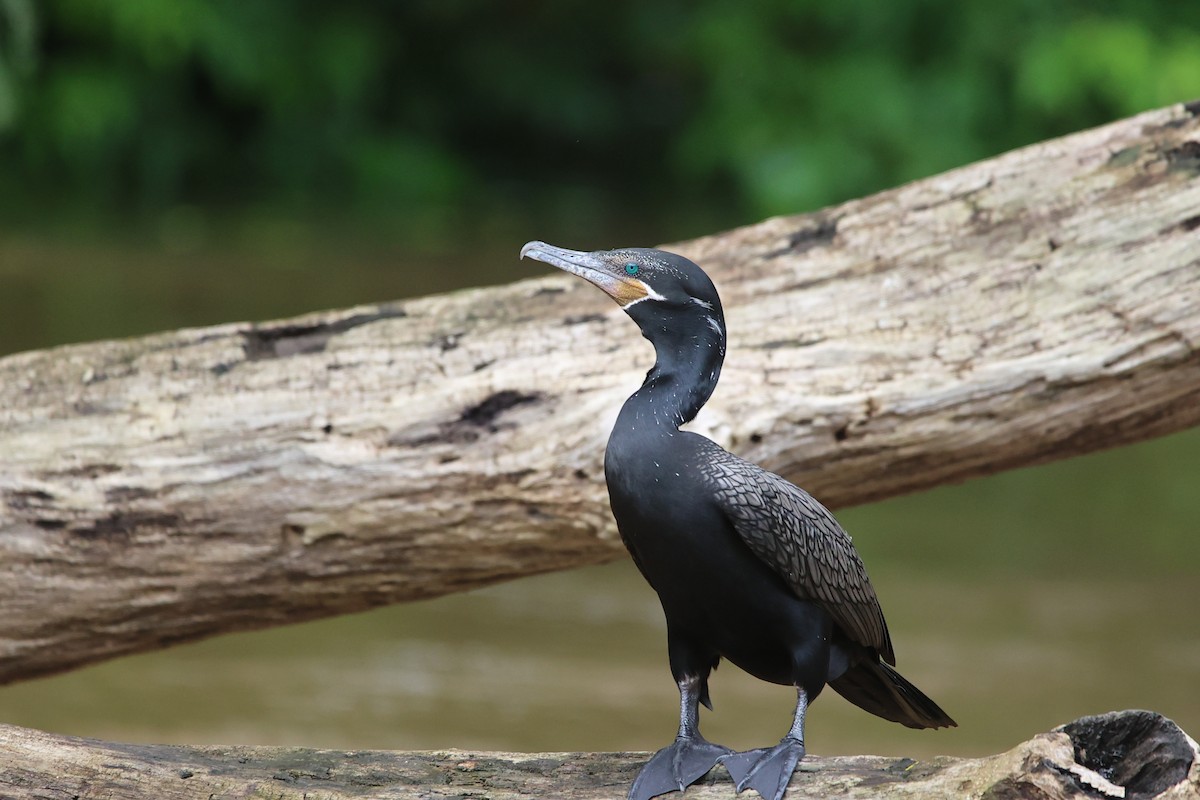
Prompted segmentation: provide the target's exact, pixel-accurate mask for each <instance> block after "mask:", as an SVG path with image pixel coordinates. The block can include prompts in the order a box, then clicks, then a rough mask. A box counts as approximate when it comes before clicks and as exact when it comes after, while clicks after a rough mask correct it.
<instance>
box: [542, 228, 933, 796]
mask: <svg viewBox="0 0 1200 800" xmlns="http://www.w3.org/2000/svg"><path fill="white" fill-rule="evenodd" d="M521 255H522V256H528V257H530V258H534V259H537V260H540V261H544V262H546V263H549V264H552V265H554V266H557V267H559V268H561V269H564V270H566V271H568V272H571V273H573V274H576V275H579V276H580V277H582V278H584V279H585V280H588V281H589V282H591V283H593V284H595V285H596V286H598V287H600V288H601V289H603V290H604V291H605V292H606V293H608V294H609V296H611V297H612V298H613V299H614V300H616V301H617V303H619V304H620V305H621V306H622V307H623V308H624V309H625V311H626V313H628V314H629V316H630V317H632V318H633V320H634V321H635V322H636V323H637V324H638V326H639V328H641V331H642V334H643V335H644V336H645V337H646V338H647V339H649V340H650V341H651V343H652V344H653V345H654V348H655V354H656V361H655V364H654V367H653V368H652V369H651V370H650V372H649V373H647V375H646V380H645V381H644V383H643V384H642V386H641V388H639V389H638V390H637V391H636V392H634V393H633V395H631V396H630V397H629V399H628V400H627V401H626V402H625V404H624V406H622V408H621V412H620V414H619V415H618V417H617V422H616V425H615V426H614V428H613V432H612V435H611V437H610V438H609V443H608V448H607V450H606V452H605V464H604V466H605V477H606V479H607V482H608V490H609V499H610V502H611V504H612V510H613V515H614V516H615V517H616V520H617V526H618V528H619V530H620V532H621V538H622V540H623V541H624V543H625V546H626V547H627V548H628V549H629V552H630V554H631V555H632V557H633V560H634V563H635V564H636V565H637V567H638V569H639V570H640V571H641V573H642V575H643V576H644V577H645V578H646V580H647V581H648V582H649V583H650V585H651V586H652V587H653V588H654V590H655V591H656V592H657V593H658V596H659V599H660V601H661V602H662V607H663V613H664V615H665V617H666V621H667V649H668V656H669V660H670V665H671V672H672V675H673V676H674V678H675V680H676V683H677V685H678V687H679V692H680V699H681V703H680V724H679V733H678V735H677V736H676V739H675V741H674V742H673V743H672V744H671V745H669V746H667V747H665V748H663V749H662V750H660V751H659V752H658V753H656V754H655V755H654V756H653V757H652V758H651V760H650V762H649V763H647V765H646V766H645V767H644V768H643V769H642V771H641V773H639V775H638V778H637V780H636V781H635V782H634V784H633V787H632V788H631V789H630V793H629V797H630V798H631V800H648V798H650V797H653V796H655V795H658V794H662V793H665V792H669V791H674V790H680V791H682V790H683V789H684V788H686V787H687V785H688V784H690V783H692V782H693V781H695V780H697V779H699V778H700V777H701V776H703V775H704V774H705V773H706V772H707V771H708V770H709V769H711V768H712V766H713V765H714V764H715V763H723V764H724V765H725V766H726V767H727V768H728V770H729V772H730V774H731V775H732V776H733V777H734V780H735V781H736V782H737V784H738V790H739V791H741V790H742V789H744V788H747V787H751V788H754V789H756V790H757V791H758V792H759V793H760V794H762V795H763V796H764V797H767V798H772V800H779V799H780V798H782V797H783V794H784V792H785V791H786V789H787V785H788V781H789V779H790V777H791V774H792V771H793V770H794V768H795V765H796V764H797V763H798V761H799V760H800V759H801V758H802V757H803V755H804V716H805V712H806V710H807V707H808V704H809V703H810V702H811V701H812V700H813V699H815V698H816V697H817V695H818V694H819V693H820V692H821V690H822V689H823V688H824V687H825V686H826V685H827V684H828V685H830V686H832V687H833V688H834V690H835V691H837V692H838V693H839V694H841V695H842V696H844V697H845V698H846V699H848V700H850V701H851V702H852V703H855V704H856V705H858V706H859V707H861V708H863V709H865V710H866V711H869V712H871V713H872V714H876V715H878V716H880V717H883V718H884V719H888V720H892V721H894V722H899V723H901V724H903V725H907V726H909V727H912V728H938V727H945V726H952V725H954V724H955V723H954V721H953V720H951V719H950V718H949V717H948V716H947V715H946V714H945V712H943V711H942V710H941V709H940V708H938V706H937V704H936V703H934V702H933V701H932V700H930V699H929V698H928V697H926V696H925V695H924V694H923V693H921V691H920V690H919V689H917V688H916V687H915V686H913V685H912V684H911V683H909V682H908V681H907V680H905V679H904V678H903V677H901V676H900V674H899V673H897V672H896V671H895V670H894V669H892V667H891V666H890V665H894V664H895V660H896V659H895V653H894V652H893V648H892V642H891V637H890V635H889V634H888V629H887V623H886V622H885V621H884V618H883V612H882V611H881V610H880V607H879V600H878V598H877V597H876V595H875V590H874V588H873V587H872V586H871V582H870V579H869V578H868V577H867V572H866V568H865V567H864V566H863V563H862V560H861V559H860V558H859V556H858V553H857V552H856V551H855V550H854V545H853V543H852V542H851V540H850V537H849V536H848V535H847V534H846V532H845V531H844V530H843V529H842V527H841V525H839V524H838V522H837V521H836V520H835V519H834V518H833V515H832V514H830V513H829V511H828V510H826V509H825V507H824V506H822V505H821V504H820V503H819V502H817V501H816V500H815V499H814V498H813V497H811V496H810V495H809V494H808V493H806V492H805V491H804V490H802V489H800V488H798V487H796V486H794V485H793V484H791V483H789V482H788V481H786V480H785V479H783V478H781V477H780V476H778V475H775V474H773V473H771V472H767V471H766V470H764V469H762V468H761V467H759V466H757V465H755V464H752V463H750V462H748V461H745V460H743V459H741V458H738V457H737V456H735V455H733V454H731V453H729V452H727V451H725V450H724V449H722V448H721V447H720V446H718V445H717V444H716V443H714V442H712V441H710V440H709V439H706V438H704V437H703V436H700V435H698V434H695V433H692V432H689V431H684V430H680V426H681V425H683V424H684V423H686V422H688V421H690V420H691V419H692V418H693V417H695V415H696V413H697V412H698V411H699V410H700V408H701V407H702V406H703V405H704V403H705V402H706V401H707V400H708V398H709V396H710V395H711V394H712V391H713V389H714V388H715V387H716V383H717V379H718V377H719V376H720V371H721V365H722V362H723V360H724V357H725V320H724V315H723V313H722V309H721V301H720V298H719V297H718V295H717V292H716V288H715V287H714V286H713V284H712V281H711V280H709V278H708V276H707V275H706V274H705V273H704V272H703V271H702V270H701V269H700V268H699V267H697V266H696V265H695V264H693V263H692V262H691V261H688V260H687V259H685V258H683V257H681V256H678V255H675V254H672V253H666V252H663V251H660V250H649V249H641V248H631V249H621V250H609V251H597V252H592V253H587V252H580V251H575V250H567V249H564V248H558V247H553V246H551V245H547V244H544V243H542V242H530V243H529V244H527V245H525V247H524V248H523V249H522V251H521ZM722 658H725V659H728V660H729V661H731V662H733V663H734V664H736V665H737V666H739V667H741V668H742V669H744V670H746V671H747V672H749V673H750V674H752V675H754V676H755V677H758V678H760V679H762V680H765V681H770V682H773V683H779V684H783V685H790V686H794V687H796V694H797V703H796V711H795V716H794V719H793V723H792V727H791V729H790V730H789V731H788V733H787V735H785V736H784V737H783V739H782V740H781V741H780V743H779V744H778V745H776V746H774V747H770V748H763V749H761V750H751V751H748V752H745V753H734V752H732V751H731V750H729V749H728V748H725V747H722V746H720V745H716V744H712V743H710V742H708V741H706V740H705V739H704V738H703V737H702V736H701V735H700V731H699V704H700V703H703V704H705V705H707V706H709V707H710V708H711V705H710V703H709V701H708V696H709V695H708V677H709V674H710V672H711V671H712V669H713V668H714V667H715V666H716V665H717V663H718V662H719V661H720V659H722Z"/></svg>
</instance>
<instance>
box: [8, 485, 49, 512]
mask: <svg viewBox="0 0 1200 800" xmlns="http://www.w3.org/2000/svg"><path fill="white" fill-rule="evenodd" d="M53 500H54V495H52V494H50V493H49V492H46V491H42V490H41V489H8V490H5V492H4V503H5V505H7V506H8V507H9V508H11V509H12V510H13V511H20V510H24V509H29V508H43V507H45V506H46V505H47V503H49V502H51V501H53Z"/></svg>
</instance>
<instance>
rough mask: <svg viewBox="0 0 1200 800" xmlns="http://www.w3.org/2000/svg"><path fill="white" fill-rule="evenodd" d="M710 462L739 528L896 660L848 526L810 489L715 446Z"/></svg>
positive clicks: (809, 593) (806, 594) (720, 496)
mask: <svg viewBox="0 0 1200 800" xmlns="http://www.w3.org/2000/svg"><path fill="white" fill-rule="evenodd" d="M713 449H714V451H715V452H714V453H713V456H712V458H711V460H709V461H708V466H709V467H710V469H711V472H710V471H709V470H706V473H708V475H709V477H710V479H711V480H712V481H713V484H714V486H713V488H714V491H715V496H716V500H717V504H718V506H719V507H720V508H721V510H722V511H723V512H724V513H725V515H726V517H728V518H729V521H730V522H731V523H732V524H733V527H734V530H736V531H737V533H738V536H740V537H741V538H742V540H743V541H744V542H745V543H746V545H747V546H749V548H750V549H751V550H752V551H753V552H754V554H755V555H756V556H758V557H759V558H761V559H762V560H763V561H765V562H766V563H767V564H768V565H770V566H771V568H772V569H774V570H775V572H776V573H778V574H779V576H780V577H782V578H783V579H784V580H785V581H787V583H788V585H789V586H791V588H792V591H794V592H795V593H796V595H797V596H798V597H800V598H802V599H804V600H813V601H816V602H818V603H819V604H820V605H821V606H822V607H823V608H824V609H825V610H826V611H828V612H829V613H830V615H831V616H832V617H833V619H834V622H836V623H837V625H838V626H839V627H840V628H841V629H842V631H843V632H845V633H846V634H847V635H848V636H849V637H850V638H851V639H852V640H854V641H856V642H858V643H859V644H863V645H866V646H868V647H873V648H875V650H877V651H878V652H879V655H880V657H882V658H883V660H884V661H886V662H887V663H889V664H893V665H894V664H895V663H896V656H895V654H894V653H893V651H892V640H891V636H890V635H889V634H888V629H887V623H886V622H884V619H883V611H882V609H880V608H879V598H878V597H876V596H875V589H874V587H872V586H871V581H870V579H869V578H868V577H867V570H866V567H864V566H863V562H862V559H861V558H859V556H858V552H857V551H856V550H855V549H854V544H853V542H851V540H850V536H849V534H847V533H846V531H845V530H843V529H842V526H841V525H839V524H838V521H837V520H836V519H834V518H833V514H831V513H829V510H828V509H826V508H825V506H823V505H821V504H820V503H818V502H817V501H816V500H815V499H814V498H813V497H812V496H811V495H810V494H808V492H805V491H804V490H803V489H801V488H799V487H797V486H795V485H793V484H792V483H789V482H788V481H786V480H784V479H783V478H781V477H779V476H778V475H776V474H775V473H773V472H767V471H766V470H765V469H763V468H762V467H760V466H758V465H757V464H751V463H750V462H749V461H744V460H742V459H740V458H738V457H737V456H735V455H733V454H731V453H728V452H726V451H725V450H722V449H720V448H718V447H715V446H714V448H713Z"/></svg>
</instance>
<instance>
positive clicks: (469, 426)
mask: <svg viewBox="0 0 1200 800" xmlns="http://www.w3.org/2000/svg"><path fill="white" fill-rule="evenodd" d="M542 397H543V395H542V394H541V393H539V392H533V393H525V392H518V391H514V390H512V389H503V390H501V391H499V392H495V393H493V394H491V395H489V396H488V397H486V398H484V400H482V401H481V402H479V403H476V404H475V405H473V406H470V407H468V408H466V409H464V410H463V412H462V413H461V414H460V415H459V416H458V418H457V419H455V420H452V421H450V422H443V423H441V424H439V425H438V426H437V427H436V429H433V430H431V429H430V427H424V428H417V429H416V430H414V429H412V428H410V429H408V430H404V431H399V432H397V433H394V434H392V435H391V436H389V437H388V440H387V443H388V445H389V446H390V447H422V446H425V445H431V444H463V443H468V442H474V441H476V440H478V439H479V437H480V436H481V435H482V434H484V433H495V432H496V431H498V430H500V426H499V425H498V424H497V420H498V419H499V417H500V415H502V414H503V413H504V412H506V411H509V410H510V409H513V408H516V407H517V406H521V405H525V404H527V403H536V402H539V401H540V400H541V399H542Z"/></svg>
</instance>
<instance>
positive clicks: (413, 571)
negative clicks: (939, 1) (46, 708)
mask: <svg viewBox="0 0 1200 800" xmlns="http://www.w3.org/2000/svg"><path fill="white" fill-rule="evenodd" d="M1198 115H1200V105H1191V106H1173V107H1170V108H1167V109H1163V110H1159V111H1154V112H1150V113H1147V114H1143V115H1141V116H1139V117H1135V118H1132V119H1128V120H1125V121H1122V122H1118V123H1115V124H1113V125H1109V126H1107V127H1104V128H1100V129H1096V130H1092V131H1087V132H1084V133H1079V134H1076V135H1073V136H1068V137H1066V138H1063V139H1060V140H1055V141H1051V142H1047V143H1044V144H1039V145H1036V146H1033V147H1029V148H1025V149H1023V150H1019V151H1015V152H1012V153H1009V154H1006V155H1003V156H1000V157H998V158H995V159H992V160H990V161H985V162H982V163H979V164H975V165H972V166H968V167H965V168H962V169H958V170H955V171H953V172H950V173H947V174H945V175H941V176H938V177H935V178H931V179H929V180H924V181H920V182H918V183H914V184H911V185H908V186H903V187H901V188H898V189H895V190H893V191H888V192H884V193H882V194H879V195H876V196H873V197H870V198H866V199H864V200H858V201H854V202H850V203H846V204H844V205H842V206H838V207H836V208H830V209H826V210H824V211H820V212H818V213H815V214H810V215H804V216H796V217H782V218H777V219H771V220H768V221H766V222H763V223H761V224H758V225H753V226H750V227H747V228H742V229H739V230H735V231H731V232H728V233H724V234H720V235H716V236H712V237H707V238H704V239H699V240H696V241H693V242H687V243H682V244H679V245H677V246H676V247H675V249H676V250H678V251H680V252H682V253H685V254H686V255H689V256H691V257H692V258H694V259H696V260H697V261H699V262H701V263H702V264H703V265H704V266H705V267H706V268H707V269H708V270H709V271H710V272H711V274H712V275H713V277H714V279H715V280H716V282H717V284H718V286H719V287H720V289H721V291H722V293H723V297H724V300H725V303H726V310H727V317H728V326H729V332H730V352H729V359H728V362H727V366H726V369H725V372H724V377H723V379H722V382H721V385H720V387H718V389H717V392H716V395H715V396H714V398H713V401H712V402H711V403H710V405H709V407H708V408H707V409H706V410H705V411H704V412H703V413H702V414H701V416H700V418H699V419H698V420H697V422H696V423H695V427H697V428H699V429H703V430H704V431H705V432H706V433H707V434H709V435H710V436H712V437H713V438H715V439H716V440H718V441H720V442H722V443H723V444H725V445H726V446H728V447H730V448H731V449H733V450H734V451H736V452H738V453H740V454H743V455H746V456H748V457H750V458H752V459H754V460H757V461H759V462H761V463H763V464H764V465H766V466H767V467H768V468H771V469H774V470H776V471H779V472H781V473H783V474H784V475H786V476H787V477H789V478H792V479H793V480H795V481H797V482H798V483H800V484H801V485H803V486H805V487H806V488H808V489H810V490H811V491H813V492H814V493H815V494H816V495H818V496H819V497H821V498H823V499H824V500H825V501H826V502H828V503H830V504H831V505H834V506H838V505H844V504H847V503H854V502H862V501H866V500H871V499H875V498H881V497H886V496H888V495H894V494H897V493H900V492H906V491H911V490H914V489H919V488H923V487H928V486H932V485H934V484H938V483H941V482H945V481H949V480H961V479H963V478H966V477H969V476H972V475H981V474H985V473H990V472H995V471H997V470H1001V469H1004V468H1007V467H1013V466H1017V465H1022V464H1031V463H1035V462H1042V461H1047V460H1050V459H1054V458H1061V457H1065V456H1070V455H1074V454H1078V453H1084V452H1087V451H1089V450H1094V449H1096V448H1100V447H1105V446H1112V445H1117V444H1122V443H1126V442H1132V441H1135V440H1138V439H1143V438H1146V437H1150V436H1155V435H1158V434H1162V433H1166V432H1169V431H1174V430H1178V429H1181V428H1184V427H1187V426H1190V425H1193V424H1196V423H1197V422H1198V421H1200V403H1197V402H1196V397H1197V390H1198V389H1200V352H1198V349H1197V347H1198V344H1200V280H1198V278H1200V247H1198V246H1197V245H1198V244H1200V179H1198V176H1200V117H1198ZM536 234H537V232H536V231H530V236H531V238H532V237H534V236H535V235H536ZM519 244H520V243H518V242H514V243H513V254H514V258H515V257H516V251H517V248H518V247H519ZM563 244H568V245H572V246H575V247H586V246H587V245H588V244H589V243H587V242H564V243H563ZM594 244H596V245H598V246H599V245H612V244H614V243H611V242H608V243H600V242H597V243H594ZM631 244H632V243H631ZM496 268H497V269H498V270H503V269H505V266H504V265H503V264H497V267H496ZM332 279H333V278H331V280H332ZM402 285H403V275H397V287H398V288H401V287H402ZM650 360H651V353H650V351H649V350H648V347H647V346H646V344H645V343H644V342H643V341H642V339H641V338H640V337H639V336H638V335H637V334H636V332H635V330H634V327H633V325H632V324H630V323H629V321H628V320H626V319H624V318H623V317H622V315H621V312H620V311H619V310H618V309H616V308H615V307H614V306H612V304H610V303H609V302H608V301H607V300H606V299H604V298H603V297H602V296H600V294H599V293H598V292H595V291H593V290H591V289H590V287H587V286H584V285H582V283H581V282H579V281H572V280H570V279H569V278H566V277H565V276H547V277H546V278H545V279H542V280H536V281H525V282H521V283H516V284H513V285H510V286H506V287H501V288H495V289H486V290H474V291H464V292H458V293H454V294H450V295H444V296H436V297H429V298H425V299H421V300H413V301H406V302H403V303H391V304H384V305H379V306H370V307H363V308H356V309H351V310H347V311H335V312H327V313H320V314H313V315H311V316H306V317H302V318H298V319H293V320H288V321H284V322H273V323H264V324H230V325H221V326H217V327H212V328H204V329H195V330H183V331H177V332H173V333H165V334H161V335H157V336H150V337H146V338H141V339H132V340H124V341H109V342H97V343H92V344H83V345H75V346H70V347H60V348H56V349H53V350H47V351H42V352H31V353H25V354H19V355H15V356H10V357H8V358H5V359H2V360H0V608H3V610H4V613H3V614H0V682H4V681H11V680H15V679H18V678H22V677H29V676H33V675H38V674H44V673H49V672H54V671H58V670H63V669H67V668H70V667H72V666H76V665H79V664H83V663H87V662H90V661H95V660H98V659H102V658H105V657H109V656H114V655H119V654H123V653H129V652H133V651H137V650H145V649H149V648H154V647H158V646H162V645H165V644H168V643H170V642H175V641H181V640H186V639H194V638H198V637H201V636H205V635H208V634H212V633H217V632H223V631H230V630H235V629H245V628H253V627H261V626H266V625H272V624H276V623H282V622H292V621H296V620H300V619H304V618H311V617H316V616H321V615H329V614H335V613H340V612H347V611H353V610H358V609H363V608H366V607H369V606H373V605H378V604H382V603H389V602H393V601H397V600H405V599H413V598H420V597H428V596H431V595H437V594H441V593H445V592H450V591H454V590H458V589H464V588H468V587H474V586H480V585H483V584H486V583H490V582H494V581H498V580H501V579H505V578H511V577H515V576H518V575H524V574H529V573H534V572H539V571H546V570H552V569H559V568H564V567H570V566H575V565H580V564H586V563H594V562H599V561H604V560H607V559H610V558H613V557H615V556H616V555H617V554H619V553H620V552H621V551H620V545H619V544H618V542H617V539H616V537H615V535H614V530H613V526H612V523H611V520H610V517H609V513H608V509H607V507H606V504H605V500H604V488H603V479H602V472H601V457H602V452H603V448H604V441H605V438H606V436H607V433H608V429H609V427H610V424H611V422H612V420H613V418H614V417H615V414H616V411H617V408H618V407H619V405H620V403H621V402H622V400H623V399H624V397H625V396H626V394H628V393H629V392H630V391H631V390H632V389H633V388H634V387H635V386H636V385H637V383H638V382H639V380H640V378H641V375H642V373H643V371H644V370H645V369H646V368H647V366H648V365H649V362H650Z"/></svg>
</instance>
